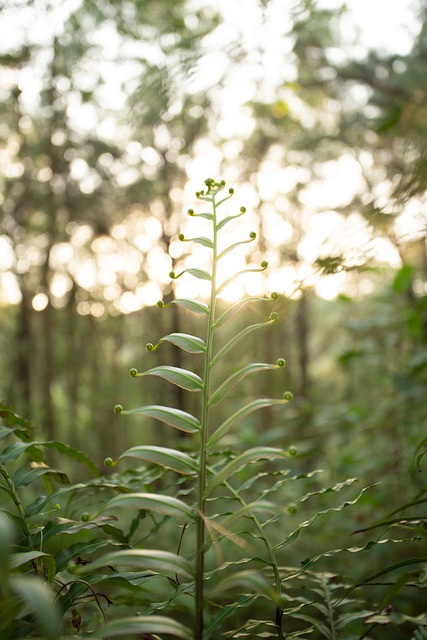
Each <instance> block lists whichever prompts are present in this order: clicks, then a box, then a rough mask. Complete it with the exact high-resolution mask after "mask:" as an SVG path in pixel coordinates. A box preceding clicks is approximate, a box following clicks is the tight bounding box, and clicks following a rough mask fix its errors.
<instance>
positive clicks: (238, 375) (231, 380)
mask: <svg viewBox="0 0 427 640" xmlns="http://www.w3.org/2000/svg"><path fill="white" fill-rule="evenodd" d="M279 368H281V367H279V365H277V364H265V363H259V362H255V363H251V364H248V365H246V366H244V367H242V368H241V369H239V370H238V371H235V372H234V373H233V374H232V375H231V376H229V377H228V378H227V379H226V380H224V382H223V383H222V384H221V385H220V386H219V387H218V389H216V390H215V391H214V393H213V394H212V396H211V398H210V400H209V404H211V405H212V404H216V403H217V402H220V400H222V399H223V397H224V396H225V395H226V394H227V393H228V392H229V391H230V390H231V389H232V388H233V387H234V386H235V385H236V384H238V383H239V382H240V381H241V380H243V379H244V378H246V377H248V376H250V375H252V374H253V373H257V372H258V371H269V370H271V369H279Z"/></svg>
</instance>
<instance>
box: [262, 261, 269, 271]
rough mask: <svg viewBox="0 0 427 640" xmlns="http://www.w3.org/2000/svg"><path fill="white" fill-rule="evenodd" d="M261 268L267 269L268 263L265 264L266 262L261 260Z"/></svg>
mask: <svg viewBox="0 0 427 640" xmlns="http://www.w3.org/2000/svg"><path fill="white" fill-rule="evenodd" d="M261 267H262V268H263V269H267V267H268V262H267V260H263V261H262V262H261Z"/></svg>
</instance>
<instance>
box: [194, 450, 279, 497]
mask: <svg viewBox="0 0 427 640" xmlns="http://www.w3.org/2000/svg"><path fill="white" fill-rule="evenodd" d="M274 458H287V459H288V458H289V453H288V452H287V451H283V449H276V448H273V447H254V448H253V449H249V450H248V451H245V452H244V453H241V454H240V455H239V456H237V458H234V460H231V462H229V463H228V464H226V465H225V467H223V468H222V469H221V470H220V471H218V472H217V473H216V474H215V475H214V477H213V478H212V480H211V481H210V482H209V483H208V485H207V488H206V493H205V496H206V497H207V496H209V495H210V494H211V493H212V491H213V490H214V489H215V488H216V487H218V486H219V485H220V484H221V483H222V482H224V481H225V480H227V479H228V478H229V477H230V476H232V475H233V474H234V473H236V471H238V470H239V469H241V468H242V467H244V466H246V465H247V464H249V463H250V462H254V461H255V460H273V459H274Z"/></svg>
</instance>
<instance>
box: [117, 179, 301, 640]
mask: <svg viewBox="0 0 427 640" xmlns="http://www.w3.org/2000/svg"><path fill="white" fill-rule="evenodd" d="M205 184H206V189H205V190H203V191H200V192H197V194H196V195H197V197H198V199H199V200H201V201H202V202H204V203H207V204H208V205H209V206H210V210H209V211H208V212H201V213H195V212H194V211H193V210H192V209H190V210H189V211H188V214H189V215H190V216H192V217H194V218H204V219H206V220H208V221H209V222H210V225H211V231H212V233H211V237H210V238H208V237H204V236H203V237H194V238H191V241H192V242H194V243H196V244H199V245H202V246H204V247H206V248H207V249H208V250H209V251H210V252H211V256H212V260H211V267H210V270H209V271H206V270H204V269H200V268H188V269H184V271H182V272H180V273H175V272H171V273H170V276H171V278H172V279H174V280H176V279H178V278H180V277H181V276H183V275H184V274H186V273H187V274H189V275H191V276H193V277H195V278H199V279H202V280H206V281H209V283H210V298H209V304H206V303H205V302H202V301H196V300H192V299H186V298H182V299H174V300H173V301H172V302H170V303H168V304H165V303H163V302H162V301H161V302H159V303H158V306H159V307H161V308H166V307H168V306H170V304H177V305H179V306H180V307H183V308H185V309H187V310H189V311H191V312H193V313H196V314H201V315H203V316H204V317H205V318H206V335H205V339H201V338H199V337H197V336H194V335H190V334H184V333H173V334H170V335H167V336H164V337H163V338H161V339H160V340H159V341H158V342H157V344H155V345H153V344H151V343H149V344H148V345H147V350H148V351H154V350H155V349H157V348H158V347H159V346H160V345H161V343H163V342H169V343H172V344H173V345H175V346H176V347H178V348H180V349H183V350H184V351H187V352H189V353H191V354H197V355H200V356H202V357H203V376H202V377H200V376H199V375H197V374H196V373H194V372H193V371H190V370H187V369H181V368H177V367H172V366H157V367H154V368H151V369H148V370H147V371H143V372H139V371H137V370H136V369H131V371H130V375H131V376H132V377H142V376H158V377H160V378H163V379H165V380H167V381H169V382H171V383H172V384H174V385H177V386H179V387H182V388H183V389H185V390H187V391H190V392H198V393H199V394H200V396H201V400H200V405H199V412H200V413H199V416H198V417H196V416H194V415H191V414H189V413H187V412H184V411H182V410H180V409H177V408H171V407H165V406H158V405H149V406H144V407H139V408H137V409H131V410H127V411H124V410H123V408H122V406H121V405H117V406H116V407H115V411H116V413H123V414H140V415H144V416H146V417H151V418H155V419H157V420H160V421H162V422H165V423H167V424H168V425H170V426H172V427H174V428H176V429H179V430H182V431H185V432H187V433H191V434H193V436H194V438H195V445H196V446H195V447H194V450H195V451H197V455H189V454H188V453H184V452H183V451H179V450H177V449H171V448H166V447H159V446H145V445H144V446H136V447H133V448H132V449H130V450H129V451H127V452H125V453H124V454H123V455H122V456H120V458H119V459H122V458H124V457H136V458H139V459H143V460H148V461H150V462H153V463H156V464H158V465H160V466H161V467H164V468H168V469H173V470H174V471H176V472H177V473H179V474H183V475H184V476H189V477H190V478H191V480H192V481H193V482H194V483H195V499H194V502H193V503H191V504H189V503H188V502H184V501H183V500H182V499H178V498H176V497H171V496H167V495H163V494H152V493H134V494H125V495H120V496H117V497H115V498H113V499H112V500H111V501H110V503H109V505H108V507H109V508H111V507H119V506H128V507H129V506H133V507H136V508H138V509H143V510H148V511H150V512H153V513H160V514H164V515H167V516H172V517H176V518H178V519H179V520H184V522H185V529H186V528H188V523H191V525H192V528H193V530H194V539H195V547H194V549H195V550H194V557H190V560H191V562H189V561H187V560H184V558H183V557H181V556H179V555H178V554H171V553H167V552H165V551H153V550H150V551H149V552H148V551H139V552H138V553H137V556H138V558H139V561H141V563H144V562H146V561H147V560H148V558H150V561H151V562H152V564H151V567H152V569H153V570H154V571H160V570H161V568H160V567H163V570H165V569H167V568H168V569H169V570H170V573H171V574H172V575H175V574H176V573H177V572H179V570H180V571H181V574H182V573H183V574H184V577H185V578H186V579H187V582H186V583H185V590H186V591H187V592H188V593H192V594H194V638H195V639H196V640H201V639H202V638H207V637H211V636H212V633H213V630H212V629H211V627H212V625H208V627H207V620H206V615H205V614H206V608H207V602H208V600H209V601H211V599H212V598H214V594H215V593H216V594H217V595H219V594H221V593H222V591H223V589H225V588H231V587H232V586H233V585H234V586H238V585H239V584H240V586H242V585H244V587H245V588H246V589H247V588H249V590H250V591H259V590H260V588H261V590H264V592H265V594H266V593H268V594H269V595H271V596H272V597H274V599H275V600H276V601H277V603H279V601H280V577H279V573H278V567H277V563H276V560H275V556H274V551H273V548H272V546H271V545H270V543H269V541H268V538H267V537H266V536H265V534H264V532H263V527H262V525H261V523H260V522H259V520H258V518H257V516H256V513H257V512H258V511H271V510H272V504H271V503H269V502H268V501H267V500H259V501H256V502H253V503H251V504H248V503H246V501H245V500H244V498H243V495H242V493H243V492H242V493H241V492H240V491H239V490H238V489H237V488H236V487H235V486H234V484H233V483H232V477H233V476H234V475H235V474H236V473H237V472H238V471H239V470H241V469H242V468H244V467H246V466H247V465H248V464H251V463H253V462H256V461H260V460H266V459H267V460H271V459H274V458H288V457H289V456H291V455H294V454H295V452H296V451H295V449H294V448H292V447H291V448H290V449H289V450H288V451H283V450H281V449H279V448H273V447H266V446H259V447H254V448H252V449H249V450H247V451H244V452H243V453H240V454H238V455H236V454H235V453H230V452H228V451H225V450H223V448H222V446H221V445H222V443H223V442H224V438H225V437H226V436H227V434H229V433H230V431H231V430H232V429H233V428H234V427H236V425H237V424H238V423H239V422H241V421H242V420H244V419H245V418H247V417H248V416H249V415H250V414H251V413H253V412H254V411H257V410H259V409H263V408H265V407H271V406H273V405H283V404H286V403H288V402H289V401H290V400H291V398H292V395H291V393H290V392H286V393H285V394H284V395H283V397H282V398H279V399H272V398H258V399H256V400H252V401H251V402H248V403H246V404H244V405H243V406H241V407H240V408H239V409H237V411H235V412H234V413H233V414H232V415H230V416H229V417H227V418H226V419H225V420H223V421H222V422H220V423H219V424H217V420H216V414H217V405H218V404H219V403H220V402H221V401H222V400H223V398H224V396H225V395H226V394H227V393H228V392H229V391H230V390H231V389H232V388H233V387H235V386H236V385H238V384H239V383H240V382H241V381H242V380H244V379H245V378H247V377H248V376H250V375H252V374H255V373H257V372H260V371H267V370H272V369H282V368H283V367H284V365H285V360H284V359H283V358H278V359H277V361H276V362H275V363H273V364H269V363H251V364H245V365H244V366H243V367H240V368H239V369H237V370H236V371H233V372H232V373H231V374H230V375H229V376H226V377H225V379H222V371H223V370H224V366H225V361H226V358H227V356H229V353H230V351H231V349H232V348H233V347H235V346H236V345H237V344H238V343H239V342H240V341H241V340H243V339H244V338H245V337H246V336H248V335H249V334H250V333H251V332H252V331H255V330H257V329H260V328H262V327H264V326H267V325H269V324H272V323H274V322H275V321H276V320H277V313H276V312H274V311H273V312H272V313H270V315H269V317H268V319H267V320H266V321H265V322H261V323H257V324H253V325H250V326H247V327H246V328H244V329H243V330H241V331H240V332H239V333H237V334H236V335H233V337H232V338H231V339H229V340H228V342H226V343H225V344H223V345H222V346H221V348H219V349H218V347H217V346H216V345H217V338H218V334H219V332H220V331H221V329H222V327H223V325H224V324H225V323H226V322H227V321H228V320H229V319H230V318H231V317H232V316H234V314H235V313H237V312H238V311H239V310H240V309H242V308H243V307H244V306H245V305H246V304H247V303H249V302H252V301H263V300H269V301H270V302H274V301H275V300H277V298H278V295H277V294H275V293H273V294H272V295H271V297H270V298H263V297H249V298H246V299H244V300H241V301H239V302H237V303H235V304H233V305H231V306H230V307H229V308H228V309H226V310H225V311H223V312H222V313H218V312H217V298H218V295H219V294H220V293H221V291H223V289H224V288H225V287H226V286H227V285H228V284H230V282H232V281H233V280H234V279H235V278H237V277H238V276H239V275H241V274H242V273H247V272H251V271H254V272H260V271H264V270H265V269H266V268H267V266H268V265H267V262H262V263H261V265H260V266H259V267H253V268H247V269H245V270H244V271H240V272H237V273H235V274H233V275H232V276H231V277H230V278H228V279H226V280H225V281H224V282H219V281H218V265H219V263H220V261H221V260H222V258H223V257H225V256H226V255H227V254H229V253H230V252H231V251H233V250H234V249H236V248H237V247H239V246H240V245H243V244H246V243H248V242H252V241H253V240H255V238H256V234H255V232H251V233H250V234H249V238H248V239H244V240H241V241H237V242H235V243H233V244H231V245H230V246H227V247H226V248H224V249H222V250H220V248H219V244H220V243H219V240H220V238H219V236H220V233H221V231H222V230H223V229H224V227H225V226H226V225H228V224H229V223H231V222H232V221H234V220H235V219H236V218H239V217H240V216H242V215H243V214H244V213H245V208H244V207H241V208H240V210H239V212H238V213H237V214H235V215H230V216H223V217H220V216H219V213H218V209H219V207H220V206H221V205H222V204H223V203H224V202H225V201H227V200H228V199H229V198H231V196H232V195H233V189H229V190H228V194H226V195H223V193H222V192H223V190H224V187H225V183H224V182H223V181H222V182H215V181H214V180H212V179H207V180H206V181H205ZM179 239H180V240H181V241H184V242H185V241H190V239H187V238H185V237H184V235H183V234H180V236H179ZM107 464H110V465H111V464H115V463H113V462H112V461H111V460H108V461H107ZM221 488H222V489H224V488H225V490H226V492H228V494H229V497H231V498H232V499H233V501H235V502H236V503H237V505H238V506H239V508H238V510H237V511H236V512H234V513H227V514H226V515H224V516H223V517H222V518H221V522H219V520H218V518H217V517H216V516H214V515H212V513H210V511H211V509H210V507H211V502H212V501H215V500H217V499H218V497H217V496H218V494H219V492H221ZM274 511H277V505H275V507H274ZM238 517H247V518H249V519H250V520H251V521H252V523H253V525H254V526H255V529H256V530H257V535H258V537H260V538H261V539H262V540H263V542H264V544H265V546H266V548H267V551H268V555H269V557H268V563H269V564H270V565H271V566H272V567H273V571H274V574H275V588H274V590H271V588H270V586H269V584H268V582H267V581H266V580H265V579H264V577H263V576H262V575H261V574H260V573H257V572H255V571H250V572H248V571H240V572H239V573H238V574H236V573H234V574H233V578H232V580H231V581H229V580H227V579H226V580H225V582H224V581H222V584H221V582H220V583H218V584H216V586H215V587H214V588H213V590H212V589H209V591H210V592H212V593H209V595H208V596H207V595H206V584H207V581H208V575H207V570H206V558H207V556H208V554H209V553H210V551H211V549H212V546H213V542H214V541H217V540H218V538H221V539H227V538H228V539H231V538H233V537H235V536H234V534H232V533H231V528H232V526H233V523H234V521H235V520H236V519H237V518H238ZM237 544H239V540H237ZM114 555H115V560H116V561H120V560H121V559H123V560H124V562H125V563H126V562H127V560H129V558H128V552H126V551H120V552H118V553H116V554H114ZM133 556H135V554H133ZM126 558H127V560H126ZM110 560H111V558H110ZM165 562H166V564H165ZM248 562H249V561H248ZM153 563H154V564H153ZM213 573H214V574H215V571H214V572H213ZM210 578H211V576H209V581H210ZM178 585H181V580H180V579H178V580H177V583H176V586H177V587H178ZM207 598H208V600H207ZM281 616H282V612H281V609H280V606H279V604H278V605H277V611H276V618H275V625H276V628H277V633H278V637H279V638H281V637H283V635H282V631H281ZM147 624H148V626H149V628H150V629H151V631H150V632H152V633H154V632H155V625H154V627H153V626H150V625H149V622H148V620H147ZM156 624H157V621H156ZM164 624H166V625H167V623H166V622H165V623H164ZM173 628H174V629H176V627H175V626H174V627H173ZM207 629H211V631H208V630H207ZM170 632H171V633H172V632H173V630H172V628H170ZM183 633H187V631H183Z"/></svg>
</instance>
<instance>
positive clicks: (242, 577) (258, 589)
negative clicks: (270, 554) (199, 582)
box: [209, 569, 275, 600]
mask: <svg viewBox="0 0 427 640" xmlns="http://www.w3.org/2000/svg"><path fill="white" fill-rule="evenodd" d="M235 589H237V590H238V593H239V594H242V593H247V592H248V591H249V592H255V593H262V594H263V595H266V596H267V597H268V598H271V599H272V600H274V599H275V593H274V590H273V589H272V588H271V586H270V585H269V583H268V582H267V580H266V579H265V578H264V576H263V575H262V573H260V572H259V571H254V570H252V569H247V570H243V571H236V572H235V573H233V574H232V575H230V576H228V577H227V578H224V579H223V580H220V582H219V583H218V584H216V585H215V587H214V588H213V590H212V591H211V592H210V593H209V597H212V596H214V595H216V594H222V593H223V592H224V591H230V590H235Z"/></svg>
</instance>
